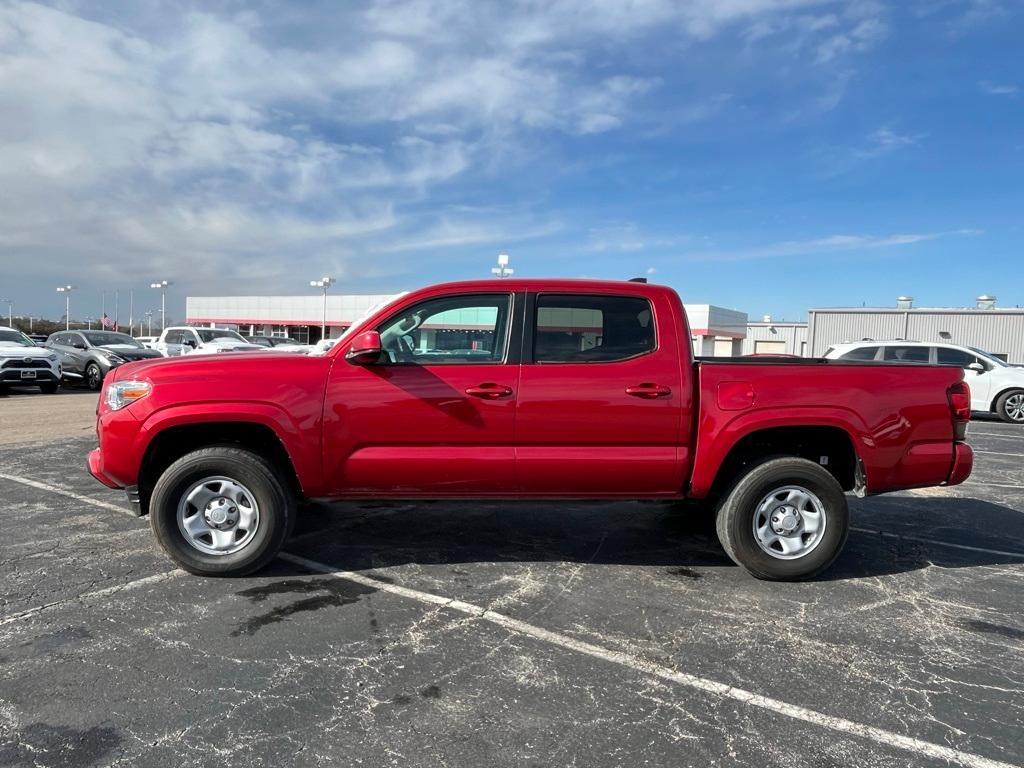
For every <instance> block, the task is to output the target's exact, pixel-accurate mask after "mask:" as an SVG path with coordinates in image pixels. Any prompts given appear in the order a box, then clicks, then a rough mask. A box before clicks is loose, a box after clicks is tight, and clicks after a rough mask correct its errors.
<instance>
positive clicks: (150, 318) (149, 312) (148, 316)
mask: <svg viewBox="0 0 1024 768" xmlns="http://www.w3.org/2000/svg"><path fill="white" fill-rule="evenodd" d="M143 316H144V317H145V318H146V322H147V323H149V332H148V333H147V334H146V335H147V336H152V335H153V310H152V309H147V310H146V311H145V312H144V313H143ZM139 325H140V326H141V325H142V323H139ZM140 330H141V329H140Z"/></svg>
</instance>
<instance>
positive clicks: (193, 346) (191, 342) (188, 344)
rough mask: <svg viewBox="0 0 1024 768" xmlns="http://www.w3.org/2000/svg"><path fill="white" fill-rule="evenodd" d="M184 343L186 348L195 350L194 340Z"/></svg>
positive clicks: (187, 340) (186, 340)
mask: <svg viewBox="0 0 1024 768" xmlns="http://www.w3.org/2000/svg"><path fill="white" fill-rule="evenodd" d="M184 343H185V346H186V347H192V349H195V348H196V340H195V339H185V342H184Z"/></svg>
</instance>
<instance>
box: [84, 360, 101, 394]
mask: <svg viewBox="0 0 1024 768" xmlns="http://www.w3.org/2000/svg"><path fill="white" fill-rule="evenodd" d="M85 386H87V387H88V388H89V389H91V390H92V391H93V392H96V391H97V390H99V388H100V387H101V386H103V369H102V368H100V367H99V366H98V365H96V363H89V364H88V365H87V366H85Z"/></svg>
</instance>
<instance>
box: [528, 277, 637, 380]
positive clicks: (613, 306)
mask: <svg viewBox="0 0 1024 768" xmlns="http://www.w3.org/2000/svg"><path fill="white" fill-rule="evenodd" d="M534 321H535V322H534V337H533V359H534V360H535V361H536V362H538V363H609V362H615V361H617V360H628V359H629V358H631V357H637V356H638V355H643V354H647V353H648V352H653V351H654V349H655V347H656V346H657V343H656V341H655V339H656V337H655V334H654V314H653V312H652V311H651V304H650V302H649V301H647V299H641V298H637V297H632V296H578V295H555V294H541V295H540V296H538V297H537V310H536V314H535V317H534Z"/></svg>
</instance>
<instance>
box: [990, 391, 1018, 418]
mask: <svg viewBox="0 0 1024 768" xmlns="http://www.w3.org/2000/svg"><path fill="white" fill-rule="evenodd" d="M1022 401H1024V389H1011V390H1010V391H1009V392H1003V394H1001V395H1000V396H999V399H998V400H996V413H997V414H998V415H999V418H1000V419H1002V420H1003V421H1005V422H1007V423H1008V424H1024V410H1021V408H1022V407H1024V402H1022Z"/></svg>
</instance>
